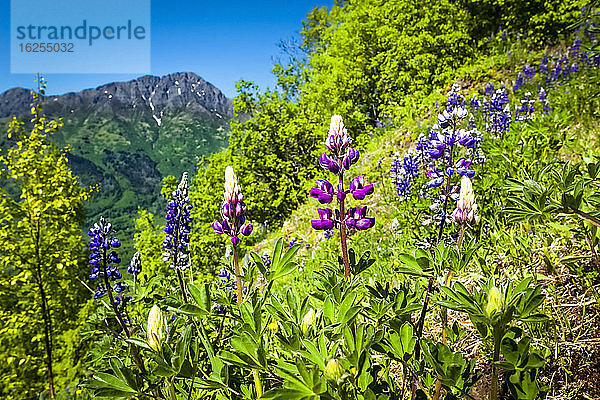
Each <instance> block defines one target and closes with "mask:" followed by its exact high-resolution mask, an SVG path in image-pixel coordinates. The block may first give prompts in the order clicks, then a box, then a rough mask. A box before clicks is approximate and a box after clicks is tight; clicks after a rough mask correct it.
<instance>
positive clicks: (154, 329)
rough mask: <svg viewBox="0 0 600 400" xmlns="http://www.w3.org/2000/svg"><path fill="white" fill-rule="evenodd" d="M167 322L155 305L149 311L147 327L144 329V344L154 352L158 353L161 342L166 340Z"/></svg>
mask: <svg viewBox="0 0 600 400" xmlns="http://www.w3.org/2000/svg"><path fill="white" fill-rule="evenodd" d="M167 335H168V328H167V321H166V320H165V317H164V315H163V313H162V311H161V310H160V307H159V306H157V305H156V304H155V305H153V306H152V308H151V309H150V313H149V314H148V327H147V329H146V342H147V343H148V346H150V347H151V348H152V349H153V350H154V351H157V352H159V351H160V349H161V348H162V342H163V341H164V340H165V339H166V338H167Z"/></svg>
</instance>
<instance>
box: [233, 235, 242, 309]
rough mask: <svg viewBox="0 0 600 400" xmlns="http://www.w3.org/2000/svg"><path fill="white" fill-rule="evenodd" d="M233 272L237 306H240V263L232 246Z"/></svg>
mask: <svg viewBox="0 0 600 400" xmlns="http://www.w3.org/2000/svg"><path fill="white" fill-rule="evenodd" d="M233 270H234V272H235V285H236V290H237V304H238V306H239V305H240V304H242V277H241V276H240V263H239V261H238V254H237V248H236V246H235V245H234V246H233Z"/></svg>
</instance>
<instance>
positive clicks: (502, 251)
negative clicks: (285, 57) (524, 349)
mask: <svg viewBox="0 0 600 400" xmlns="http://www.w3.org/2000/svg"><path fill="white" fill-rule="evenodd" d="M507 46H508V47H509V48H507V49H506V50H509V52H508V55H501V56H494V57H488V58H484V59H481V60H479V61H478V62H477V63H475V64H474V65H471V66H468V67H465V68H464V69H463V70H462V71H459V73H458V76H459V79H458V80H457V82H459V83H460V85H461V87H462V88H463V94H464V95H465V97H466V98H467V99H469V98H470V97H471V95H472V94H473V93H474V92H476V91H480V90H482V89H483V86H484V84H485V83H487V82H489V81H493V82H494V83H496V84H498V83H499V82H505V83H506V86H507V87H509V88H510V87H512V81H513V80H514V77H515V74H514V73H513V72H512V71H514V70H516V69H517V68H519V69H520V67H521V66H522V65H525V64H528V63H529V64H535V65H537V64H539V60H540V59H541V53H536V52H533V53H531V52H528V51H526V49H524V48H523V47H522V46H521V45H520V44H519V43H515V44H512V45H510V44H508V45H507ZM511 50H512V51H511ZM552 51H553V52H554V53H560V52H563V51H565V46H559V47H557V48H555V49H553V50H552ZM504 54H506V53H504ZM595 77H597V71H590V72H582V73H580V74H579V75H578V76H577V77H576V78H572V79H571V80H570V81H568V82H565V83H563V84H561V85H556V86H554V87H551V88H550V87H547V88H546V90H547V92H548V98H549V100H550V102H551V104H552V107H553V110H552V112H551V113H550V114H549V115H548V116H544V117H542V116H540V115H538V116H537V117H536V119H535V120H534V121H532V122H530V123H520V124H518V125H513V128H512V129H511V132H510V133H509V134H508V135H507V137H505V138H504V139H503V140H501V141H500V140H498V139H493V138H490V137H486V138H485V139H484V144H483V147H484V149H485V150H486V152H487V153H488V158H489V161H488V163H486V165H484V166H483V167H482V168H480V169H478V170H477V174H478V175H477V176H476V178H475V180H474V186H475V192H476V196H477V199H478V204H479V207H480V212H481V215H482V223H481V226H480V228H479V229H478V230H477V232H476V234H477V235H479V241H480V242H481V243H483V246H482V247H483V248H484V249H485V250H486V254H485V255H484V257H483V258H484V264H488V265H487V267H486V266H485V265H478V266H475V265H473V263H472V265H471V268H470V269H469V270H468V271H465V272H464V273H463V274H462V275H461V276H459V277H457V279H458V280H460V281H461V282H463V283H466V284H467V285H469V284H472V283H473V282H474V281H476V280H477V279H480V278H482V277H483V275H484V274H482V269H484V270H485V269H486V268H490V266H491V269H492V270H493V269H497V270H498V273H499V274H500V275H501V276H504V277H505V278H507V279H513V278H517V277H518V276H521V275H522V274H523V273H535V274H536V276H537V277H538V279H540V280H542V281H544V282H545V287H546V293H547V302H546V305H545V312H546V313H547V314H548V315H550V316H551V321H550V323H549V324H548V325H547V326H546V329H545V330H544V331H543V332H542V334H541V335H538V336H537V337H538V339H537V343H536V344H537V345H538V346H542V347H547V348H549V349H551V350H552V352H553V354H554V357H552V358H551V360H550V363H549V365H548V367H547V370H546V372H545V374H544V378H543V379H544V381H545V383H546V384H550V383H551V382H550V380H551V378H552V379H553V381H552V385H551V387H550V395H551V397H552V398H572V396H575V395H580V396H590V397H587V398H597V397H596V396H600V384H599V383H598V379H597V378H598V377H597V376H596V375H597V374H598V372H595V371H596V370H597V369H598V367H600V366H599V365H597V364H598V359H600V343H598V341H597V340H596V339H594V337H596V338H597V337H598V336H600V331H598V328H596V327H597V326H598V324H599V323H600V308H598V306H597V303H596V300H595V297H594V296H597V293H598V287H599V286H600V284H599V280H598V278H597V275H594V273H593V272H590V269H591V266H590V265H589V264H590V253H589V249H588V247H586V246H585V243H584V242H583V241H582V240H581V238H574V237H573V236H572V234H571V232H570V231H569V224H570V223H571V222H569V220H564V219H557V221H555V223H552V224H543V225H535V226H534V225H527V224H522V223H521V224H517V223H515V224H508V223H506V220H505V219H504V218H503V217H502V216H501V215H500V213H499V211H500V209H501V207H504V206H506V201H505V199H504V197H505V196H506V192H505V191H504V190H503V189H502V188H503V187H504V186H505V184H506V179H507V178H509V177H511V176H514V175H515V174H518V173H519V171H520V170H521V169H522V168H526V169H530V168H531V167H532V166H533V165H534V164H535V163H536V162H537V161H546V162H550V161H551V160H553V159H557V160H565V161H567V160H569V161H575V162H577V161H581V160H582V158H583V157H590V156H591V155H593V154H598V150H597V149H598V147H597V143H598V139H599V138H600V125H599V120H598V112H599V107H598V102H597V101H592V100H590V98H591V96H592V95H593V94H594V93H595V92H596V85H595V84H594V83H593V82H592V83H590V81H589V80H590V79H595ZM496 87H497V86H496ZM527 90H531V91H532V93H534V96H535V97H537V88H536V85H535V84H530V85H529V86H526V87H524V88H522V89H520V91H519V93H518V94H520V95H522V94H523V93H525V92H526V91H527ZM446 91H447V89H446ZM444 94H445V93H434V94H432V95H431V96H430V97H429V98H427V99H422V100H421V101H419V102H416V103H415V106H413V107H411V108H410V109H408V108H405V109H401V110H399V113H398V115H397V116H396V117H397V119H396V120H399V121H401V123H400V124H398V126H397V127H392V128H384V129H380V130H378V132H377V133H376V134H375V135H374V136H373V138H372V139H371V140H370V142H369V143H368V144H367V146H366V148H365V149H364V150H363V151H362V152H361V159H360V161H359V163H358V164H357V166H356V167H355V168H354V169H353V170H351V175H353V176H356V175H358V174H361V173H362V174H365V175H366V176H367V181H369V182H374V183H375V188H376V189H375V194H374V195H373V196H371V197H370V198H368V200H367V201H364V202H361V204H363V205H367V206H368V207H369V209H370V213H371V215H372V216H375V217H376V226H375V228H373V229H371V230H369V231H367V232H359V233H357V234H356V235H354V236H352V238H351V239H350V247H354V248H355V249H357V252H362V251H365V250H367V249H370V250H371V251H372V252H373V256H374V257H375V258H376V259H377V262H376V264H375V265H374V266H373V267H372V268H371V269H370V270H369V271H367V273H366V275H365V280H366V282H365V283H367V284H370V283H373V282H374V281H380V282H392V283H393V282H397V281H401V280H403V279H406V278H405V277H404V276H401V275H399V274H396V273H394V269H395V267H397V266H399V262H398V261H397V257H396V256H397V255H398V254H400V253H402V252H404V251H411V249H413V248H415V244H416V242H417V241H419V240H420V238H421V237H422V236H423V235H424V234H426V233H427V232H428V229H430V228H427V227H423V226H422V224H421V223H422V221H423V215H422V213H423V212H424V211H425V210H426V207H427V206H428V204H430V203H429V202H428V200H424V199H417V198H416V197H415V198H413V200H412V201H411V202H405V203H401V202H399V201H398V200H397V199H396V197H395V193H394V192H395V189H394V188H392V186H391V183H390V180H389V168H390V162H391V160H392V155H393V154H394V153H395V152H400V153H401V154H404V152H405V151H406V150H407V149H408V148H409V147H411V146H413V147H414V140H415V138H416V137H417V136H418V133H419V132H423V131H424V130H425V127H426V126H431V125H433V123H434V122H433V119H432V118H431V114H432V110H433V107H432V104H433V103H434V102H436V101H439V103H440V104H443V102H444V101H445V99H446V97H445V96H444ZM480 98H481V96H480ZM515 101H516V99H515V98H511V104H514V103H515ZM513 107H514V105H513ZM537 107H538V108H537V109H538V110H539V107H540V106H539V104H538V105H537ZM538 114H539V113H538ZM323 137H324V138H325V133H324V136H323ZM556 139H558V140H556ZM557 142H558V144H557ZM379 160H381V165H382V168H381V169H378V168H377V164H378V161H379ZM486 174H489V177H484V178H483V179H481V177H482V176H485V175H486ZM326 175H327V174H325V173H323V176H322V177H325V176H326ZM329 178H331V176H329ZM480 179H481V181H480ZM478 186H480V187H479V188H478ZM482 186H483V187H482ZM307 196H308V193H307ZM318 206H319V205H318V203H317V202H316V201H314V200H312V199H309V200H308V201H307V202H306V203H305V204H303V205H301V206H300V207H299V208H298V209H297V210H296V211H295V212H294V213H293V214H292V216H291V217H290V218H289V219H288V220H287V221H286V222H285V224H284V225H283V228H282V229H280V230H277V231H274V232H271V233H270V234H269V236H268V237H267V239H266V240H264V241H263V242H261V243H260V244H259V245H257V246H256V248H255V250H257V251H258V252H259V253H262V252H263V251H264V250H265V249H266V248H271V246H272V245H273V243H274V241H275V239H276V238H277V237H280V236H285V237H286V238H287V239H288V240H291V239H292V238H301V239H303V240H304V242H305V243H307V244H309V245H310V249H307V248H305V249H303V250H302V251H301V253H300V254H301V256H300V265H301V267H300V271H299V272H298V273H296V274H293V275H292V276H290V277H289V278H288V280H287V282H284V283H283V284H282V286H281V287H280V288H279V290H281V291H285V290H286V289H287V288H288V287H295V288H296V290H298V288H300V291H301V292H300V295H302V294H308V293H309V292H310V291H311V290H312V289H313V286H312V282H313V278H312V277H311V276H312V273H313V272H314V271H316V270H319V269H320V268H321V266H322V265H323V264H324V263H330V262H331V261H330V260H335V259H336V257H337V254H339V253H338V243H339V242H338V241H339V236H338V235H337V234H336V235H334V237H333V238H331V239H329V240H328V239H325V238H324V235H323V233H321V232H317V231H314V230H313V229H312V228H311V226H310V220H311V219H314V218H316V208H317V207H318ZM499 215H500V216H499ZM529 231H531V232H532V233H533V234H529V235H528V234H527V233H528V232H529ZM429 232H430V231H429ZM451 232H452V233H453V234H456V227H452V228H451ZM473 233H475V232H473ZM469 235H470V234H469ZM524 241H525V242H526V245H520V244H521V243H523V242H524ZM487 250H490V251H489V252H487ZM574 253H575V254H578V255H582V256H583V260H584V261H583V264H582V268H583V271H587V272H588V273H587V274H585V275H581V274H575V273H574V272H573V271H572V270H571V269H569V268H568V266H567V263H563V262H562V260H563V259H564V257H565V256H568V255H570V254H574ZM480 264H481V263H480ZM549 264H550V265H551V267H549ZM590 277H591V278H590ZM429 317H430V318H431V321H429V323H428V327H427V328H426V330H427V331H428V335H434V334H439V329H440V328H439V326H440V324H439V322H438V320H439V317H438V315H437V313H430V314H429ZM456 318H461V323H462V325H464V326H465V327H466V328H467V329H468V330H469V334H468V335H467V337H466V338H465V339H464V341H465V343H466V344H467V345H466V347H468V348H469V349H470V350H469V351H468V353H470V354H471V355H473V356H475V355H481V354H484V355H485V354H486V351H487V348H486V344H485V343H479V342H478V340H477V335H476V332H475V331H474V329H473V327H472V326H471V325H470V323H469V322H468V321H467V320H465V317H461V316H460V315H458V314H453V313H451V314H450V321H451V322H452V319H456ZM584 319H585V321H586V322H585V324H582V321H583V320H584ZM590 324H591V325H590ZM436 331H438V332H437V333H436ZM469 344H470V345H469ZM484 360H485V357H484ZM594 360H595V361H594ZM594 363H595V364H594ZM481 367H482V368H483V369H484V371H487V368H489V364H487V363H486V362H485V361H482V365H481ZM486 384H487V380H486V379H485V378H484V379H482V380H481V382H480V384H479V386H480V388H479V389H476V391H475V394H477V390H481V387H483V386H485V385H486Z"/></svg>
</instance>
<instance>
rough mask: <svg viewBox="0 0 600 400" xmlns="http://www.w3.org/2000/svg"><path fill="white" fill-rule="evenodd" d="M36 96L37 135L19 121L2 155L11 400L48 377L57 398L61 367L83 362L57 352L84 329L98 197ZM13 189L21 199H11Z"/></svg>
mask: <svg viewBox="0 0 600 400" xmlns="http://www.w3.org/2000/svg"><path fill="white" fill-rule="evenodd" d="M41 83H42V88H41V90H40V92H41V94H42V95H43V92H44V91H43V81H42V82H41ZM33 96H34V102H33V104H32V106H31V113H32V118H31V123H30V129H27V128H26V125H25V123H23V122H21V121H19V120H18V119H16V118H14V119H13V120H12V121H11V122H10V125H9V131H8V135H9V138H10V137H14V138H15V139H16V144H15V145H14V146H13V147H12V148H10V149H9V150H8V151H7V152H6V153H5V154H1V155H0V165H1V166H2V170H1V172H0V173H1V175H2V178H3V179H4V180H6V182H7V184H6V186H4V187H2V188H0V243H2V246H1V247H0V256H1V259H0V265H1V267H2V269H1V271H0V321H1V322H0V344H1V347H2V348H3V349H5V350H4V351H3V352H2V353H1V354H0V359H1V360H0V371H2V372H1V373H0V375H1V376H2V377H3V378H2V382H1V387H0V393H2V394H3V395H4V396H12V397H11V398H27V397H29V398H30V397H31V396H33V395H34V393H36V392H38V391H41V390H42V389H43V384H42V382H43V380H42V379H40V378H41V377H40V374H42V373H45V374H46V375H47V381H48V389H49V394H50V397H54V395H55V370H54V369H53V367H54V364H55V362H56V360H57V359H58V360H60V359H62V358H63V356H65V355H67V354H70V356H74V357H76V358H78V357H79V356H78V355H77V354H74V353H73V351H72V349H69V348H68V347H69V346H64V347H63V346H60V347H59V346H56V335H57V334H60V333H64V332H66V331H69V330H72V329H75V328H76V325H77V319H78V313H79V310H80V308H81V307H82V305H83V304H85V300H84V299H85V294H84V293H83V290H85V289H84V287H83V286H82V285H81V284H80V283H79V282H78V278H79V276H80V275H81V272H80V271H82V270H81V269H79V268H78V267H79V265H80V263H81V262H82V257H81V255H82V236H81V224H82V222H83V220H84V214H83V201H84V200H85V199H86V198H87V196H88V195H89V194H90V192H91V190H88V189H83V188H82V187H81V186H80V185H79V183H78V181H77V177H76V176H74V175H73V174H72V172H71V170H70V169H69V164H68V160H67V156H66V152H65V151H60V150H58V149H57V148H55V147H54V146H53V145H52V144H51V143H50V142H49V141H48V138H49V136H50V135H52V134H53V133H55V132H56V131H57V130H58V129H59V128H60V127H61V126H62V122H61V121H60V120H59V121H55V120H47V119H46V118H45V117H44V116H43V113H42V107H41V101H40V96H39V95H38V94H36V93H33ZM9 187H13V188H16V190H17V191H18V192H19V193H18V196H10V195H9V193H8V190H7V188H9ZM42 348H43V350H42ZM42 360H44V366H42V365H41V363H42ZM62 361H65V360H64V359H63V360H62ZM71 361H72V363H71V364H76V363H77V360H70V361H69V362H71ZM69 362H67V364H69ZM69 367H72V365H69ZM63 383H64V382H63ZM4 396H3V397H4Z"/></svg>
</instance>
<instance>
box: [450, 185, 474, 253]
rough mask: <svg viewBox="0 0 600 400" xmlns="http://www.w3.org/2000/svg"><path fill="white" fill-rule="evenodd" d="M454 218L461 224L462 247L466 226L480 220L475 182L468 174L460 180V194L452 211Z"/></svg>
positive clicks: (459, 242)
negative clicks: (474, 188) (474, 187)
mask: <svg viewBox="0 0 600 400" xmlns="http://www.w3.org/2000/svg"><path fill="white" fill-rule="evenodd" d="M452 219H453V220H454V221H455V222H456V223H458V224H459V225H460V234H459V237H458V242H457V246H458V247H460V245H461V243H462V240H463V237H464V232H465V227H466V225H467V224H476V223H478V222H479V215H478V214H477V203H476V202H475V192H474V191H473V183H472V182H471V179H469V177H467V176H463V177H462V178H461V181H460V195H459V198H458V201H457V202H456V209H455V210H454V212H453V213H452Z"/></svg>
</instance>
